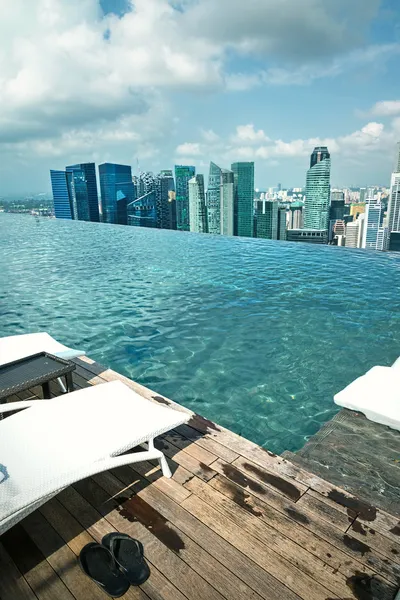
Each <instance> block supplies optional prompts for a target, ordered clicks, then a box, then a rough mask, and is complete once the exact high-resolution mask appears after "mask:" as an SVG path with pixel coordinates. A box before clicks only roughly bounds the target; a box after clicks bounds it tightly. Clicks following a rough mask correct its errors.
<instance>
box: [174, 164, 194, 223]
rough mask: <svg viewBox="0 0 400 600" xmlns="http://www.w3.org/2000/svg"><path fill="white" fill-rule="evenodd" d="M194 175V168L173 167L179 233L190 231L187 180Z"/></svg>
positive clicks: (184, 166)
mask: <svg viewBox="0 0 400 600" xmlns="http://www.w3.org/2000/svg"><path fill="white" fill-rule="evenodd" d="M195 175H196V168H195V167H193V166H186V165H175V190H176V228H177V229H179V230H180V231H190V219H189V180H190V179H192V178H193V177H194V176H195Z"/></svg>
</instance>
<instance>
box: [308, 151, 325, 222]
mask: <svg viewBox="0 0 400 600" xmlns="http://www.w3.org/2000/svg"><path fill="white" fill-rule="evenodd" d="M330 175H331V158H330V154H329V152H328V148H327V147H326V146H318V147H316V148H314V151H313V153H312V154H311V159H310V168H309V170H308V171H307V182H306V200H305V206H304V228H305V229H317V230H320V231H321V230H327V229H328V221H329V200H330Z"/></svg>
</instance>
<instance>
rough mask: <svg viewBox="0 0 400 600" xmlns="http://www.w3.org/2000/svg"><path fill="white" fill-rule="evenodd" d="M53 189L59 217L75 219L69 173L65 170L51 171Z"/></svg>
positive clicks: (55, 211) (56, 214) (55, 212)
mask: <svg viewBox="0 0 400 600" xmlns="http://www.w3.org/2000/svg"><path fill="white" fill-rule="evenodd" d="M50 180H51V187H52V190H53V201H54V214H55V216H56V218H57V219H73V218H74V215H73V212H72V205H71V201H70V197H69V192H68V182H67V174H66V172H65V171H55V170H51V171H50Z"/></svg>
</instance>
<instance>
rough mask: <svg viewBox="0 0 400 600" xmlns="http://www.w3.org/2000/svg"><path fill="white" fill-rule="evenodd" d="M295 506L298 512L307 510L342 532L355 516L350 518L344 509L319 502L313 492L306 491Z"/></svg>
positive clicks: (315, 493)
mask: <svg viewBox="0 0 400 600" xmlns="http://www.w3.org/2000/svg"><path fill="white" fill-rule="evenodd" d="M296 504H297V507H298V508H299V510H303V508H304V509H306V510H309V511H311V512H313V513H314V514H316V515H318V517H320V518H321V519H323V520H324V521H327V522H328V523H330V524H331V525H334V526H335V527H337V528H338V529H340V531H343V532H345V531H347V530H348V528H349V525H350V524H351V523H352V522H353V521H354V519H355V515H354V516H351V517H350V516H349V515H348V514H347V511H346V510H345V509H344V508H343V509H342V507H340V508H338V506H337V505H335V504H334V503H332V504H328V503H327V502H324V501H323V500H321V499H320V494H318V493H317V492H313V490H307V492H306V493H305V494H304V495H303V496H302V497H301V498H300V499H299V500H298V501H297V503H296Z"/></svg>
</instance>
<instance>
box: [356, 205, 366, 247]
mask: <svg viewBox="0 0 400 600" xmlns="http://www.w3.org/2000/svg"><path fill="white" fill-rule="evenodd" d="M356 223H358V238H357V248H362V241H363V237H364V228H365V213H362V214H361V215H358V218H357V221H356Z"/></svg>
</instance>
